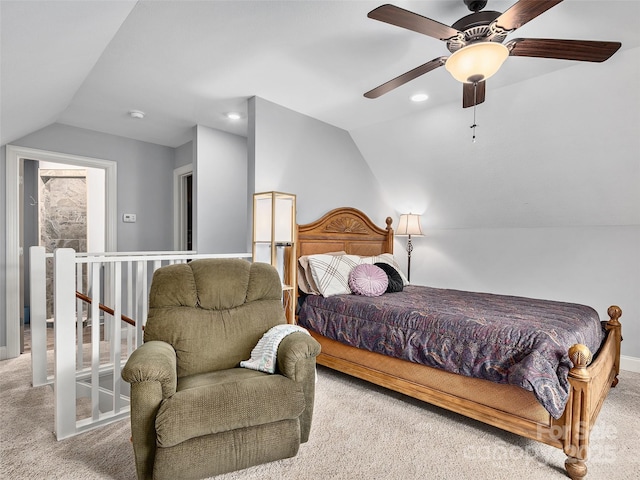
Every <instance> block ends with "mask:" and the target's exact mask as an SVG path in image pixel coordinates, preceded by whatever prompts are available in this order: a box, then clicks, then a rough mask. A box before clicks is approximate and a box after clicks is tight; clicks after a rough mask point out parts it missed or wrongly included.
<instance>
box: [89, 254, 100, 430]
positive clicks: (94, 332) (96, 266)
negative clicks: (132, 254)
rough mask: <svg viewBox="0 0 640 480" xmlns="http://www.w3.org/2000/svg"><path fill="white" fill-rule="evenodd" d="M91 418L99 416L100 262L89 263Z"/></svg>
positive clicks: (96, 418) (95, 418)
mask: <svg viewBox="0 0 640 480" xmlns="http://www.w3.org/2000/svg"><path fill="white" fill-rule="evenodd" d="M90 265H91V297H92V298H93V301H92V302H91V418H93V420H98V419H99V418H100V390H99V387H100V310H99V304H100V266H101V264H100V263H91V264H90Z"/></svg>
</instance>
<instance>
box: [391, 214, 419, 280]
mask: <svg viewBox="0 0 640 480" xmlns="http://www.w3.org/2000/svg"><path fill="white" fill-rule="evenodd" d="M396 235H397V236H398V237H409V238H408V240H407V280H409V281H411V252H412V251H413V244H412V243H411V235H413V236H417V237H421V236H422V235H423V233H422V228H421V227H420V215H417V214H415V213H403V214H402V215H400V222H399V223H398V228H397V229H396Z"/></svg>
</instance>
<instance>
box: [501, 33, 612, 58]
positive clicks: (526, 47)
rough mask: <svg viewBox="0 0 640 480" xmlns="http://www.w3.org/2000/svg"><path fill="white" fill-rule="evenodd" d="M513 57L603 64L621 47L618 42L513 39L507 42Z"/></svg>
mask: <svg viewBox="0 0 640 480" xmlns="http://www.w3.org/2000/svg"><path fill="white" fill-rule="evenodd" d="M506 46H507V48H509V50H510V53H509V55H512V56H515V57H539V58H557V59H560V60H578V61H581V62H604V61H605V60H607V59H608V58H609V57H611V55H613V54H614V53H616V52H617V51H618V49H619V48H620V47H621V46H622V44H621V43H620V42H601V41H592V40H554V39H548V38H514V39H513V40H511V41H509V42H507V44H506Z"/></svg>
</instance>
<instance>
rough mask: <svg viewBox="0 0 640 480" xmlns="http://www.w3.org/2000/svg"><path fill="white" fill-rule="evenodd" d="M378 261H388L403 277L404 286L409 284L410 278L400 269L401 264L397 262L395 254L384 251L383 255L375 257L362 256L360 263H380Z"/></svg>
mask: <svg viewBox="0 0 640 480" xmlns="http://www.w3.org/2000/svg"><path fill="white" fill-rule="evenodd" d="M378 262H382V263H388V264H389V265H391V266H392V267H393V268H395V269H396V270H397V271H398V273H399V274H400V277H401V278H402V283H403V284H404V286H405V287H406V286H407V285H409V280H407V277H405V276H404V273H402V270H400V265H398V262H396V259H395V258H393V255H392V254H391V253H383V254H381V255H375V256H373V257H360V263H378Z"/></svg>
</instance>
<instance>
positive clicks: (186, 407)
mask: <svg viewBox="0 0 640 480" xmlns="http://www.w3.org/2000/svg"><path fill="white" fill-rule="evenodd" d="M178 389H179V390H178V391H177V392H176V393H175V394H174V395H173V396H171V397H169V398H167V399H166V400H164V401H163V402H162V404H161V405H160V409H159V410H158V414H157V416H156V434H157V445H158V446H159V447H171V446H174V445H177V444H179V443H181V442H184V441H185V440H188V439H190V438H195V437H199V436H202V435H209V434H212V433H219V432H224V431H228V430H235V429H237V428H243V427H251V426H255V425H262V424H266V423H271V422H277V421H280V420H285V419H295V418H297V417H299V416H300V414H301V413H302V412H303V411H304V408H305V400H304V393H303V391H302V386H301V385H299V384H298V383H296V382H294V381H293V380H290V379H288V378H286V377H284V376H282V375H269V374H266V373H262V372H257V371H254V370H247V369H244V368H233V369H229V370H222V371H219V372H212V373H207V374H201V375H193V376H191V377H185V378H184V379H181V381H180V382H179V386H178Z"/></svg>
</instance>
